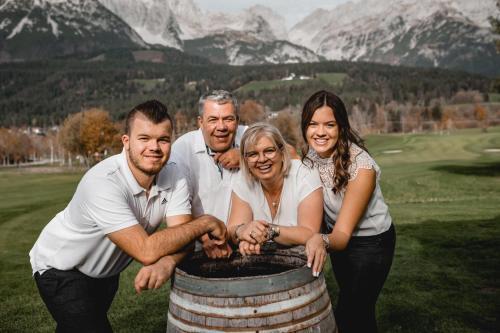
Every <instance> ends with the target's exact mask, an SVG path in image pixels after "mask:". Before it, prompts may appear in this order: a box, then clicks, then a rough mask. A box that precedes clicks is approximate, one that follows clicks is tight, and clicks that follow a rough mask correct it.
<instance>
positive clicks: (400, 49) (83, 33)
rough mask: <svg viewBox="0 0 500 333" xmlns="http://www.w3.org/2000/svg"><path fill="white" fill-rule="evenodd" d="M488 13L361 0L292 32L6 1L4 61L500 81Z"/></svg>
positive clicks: (171, 9) (53, 0) (143, 5)
mask: <svg viewBox="0 0 500 333" xmlns="http://www.w3.org/2000/svg"><path fill="white" fill-rule="evenodd" d="M304 6H307V5H306V4H304ZM489 16H497V17H498V16H500V14H499V12H498V9H497V7H496V0H481V1H479V0H419V1H414V0H384V1H380V0H353V1H351V2H347V3H345V4H342V5H340V6H337V7H335V8H334V9H331V10H325V9H317V10H316V11H314V12H313V13H312V14H310V15H309V16H308V17H306V18H305V19H304V20H303V21H301V22H299V23H298V24H296V25H295V26H294V27H293V28H292V29H290V30H287V29H286V24H285V20H284V18H283V17H282V16H281V15H279V14H277V13H276V12H274V11H273V10H271V9H270V8H267V7H265V6H261V5H258V6H253V7H250V8H247V9H245V10H242V11H240V12H238V13H221V12H210V11H202V10H201V9H200V8H199V7H198V6H197V5H196V3H195V1H193V0H0V62H1V61H15V60H30V59H37V58H47V57H52V56H58V55H67V54H72V53H81V52H86V53H88V52H92V51H95V50H106V49H112V48H122V47H125V48H137V47H142V48H147V47H148V46H149V45H152V44H155V45H162V46H166V47H173V48H176V49H179V50H182V51H185V52H187V53H190V54H195V55H198V56H202V57H205V58H209V59H210V60H211V61H212V62H216V63H228V64H232V65H245V64H262V63H289V62H311V61H320V60H321V59H328V60H351V61H373V62H383V63H389V64H394V65H410V66H426V67H429V66H430V67H446V68H454V69H464V70H468V71H472V72H478V73H483V74H500V56H499V55H498V54H497V53H496V50H495V47H494V43H493V39H494V38H495V36H494V35H493V34H492V32H491V31H490V24H489V21H488V17H489Z"/></svg>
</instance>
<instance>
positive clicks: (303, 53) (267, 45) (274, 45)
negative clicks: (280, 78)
mask: <svg viewBox="0 0 500 333" xmlns="http://www.w3.org/2000/svg"><path fill="white" fill-rule="evenodd" d="M184 47H185V51H186V52H187V53H189V54H192V55H197V56H201V57H205V58H208V59H209V60H210V61H211V62H213V63H221V64H231V65H258V64H284V63H299V62H317V61H320V60H321V59H320V57H318V56H317V55H316V54H315V53H314V52H311V50H309V49H307V48H305V47H301V46H297V45H294V44H292V43H290V42H288V41H283V40H267V41H266V40H262V39H259V38H256V37H254V36H252V35H251V34H247V33H243V32H238V31H230V32H229V31H226V32H224V33H221V34H218V35H210V36H207V37H203V38H198V39H192V40H186V41H185V42H184Z"/></svg>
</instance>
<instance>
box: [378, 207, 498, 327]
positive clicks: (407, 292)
mask: <svg viewBox="0 0 500 333" xmlns="http://www.w3.org/2000/svg"><path fill="white" fill-rule="evenodd" d="M397 232H398V240H397V241H398V243H397V249H396V257H395V260H394V264H393V267H392V271H391V274H390V276H389V279H388V281H387V283H386V286H385V287H384V291H383V295H382V297H381V299H380V302H379V307H378V313H379V325H380V328H381V331H382V332H468V331H472V332H476V331H477V332H499V331H500V323H499V321H498V318H497V316H498V313H500V216H497V217H495V218H493V219H491V220H468V221H453V222H442V221H427V222H424V223H421V224H414V225H399V226H398V227H397Z"/></svg>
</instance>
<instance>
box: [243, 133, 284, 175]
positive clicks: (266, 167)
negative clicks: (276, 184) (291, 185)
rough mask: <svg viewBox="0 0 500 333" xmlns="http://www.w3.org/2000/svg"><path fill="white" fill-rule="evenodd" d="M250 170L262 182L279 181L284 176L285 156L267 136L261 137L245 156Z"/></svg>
mask: <svg viewBox="0 0 500 333" xmlns="http://www.w3.org/2000/svg"><path fill="white" fill-rule="evenodd" d="M245 159H246V162H247V165H248V170H249V171H250V173H251V174H252V176H254V177H255V178H256V179H258V180H260V181H261V182H266V181H274V180H278V179H279V177H280V176H282V168H283V154H282V151H281V149H279V148H278V147H276V146H275V145H274V143H273V141H272V140H271V139H270V138H269V137H267V136H261V137H260V138H259V139H257V141H256V142H255V145H253V146H250V147H249V149H248V150H247V152H246V154H245Z"/></svg>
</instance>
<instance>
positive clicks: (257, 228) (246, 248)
mask: <svg viewBox="0 0 500 333" xmlns="http://www.w3.org/2000/svg"><path fill="white" fill-rule="evenodd" d="M270 227H271V226H270V225H269V223H267V222H266V221H262V220H256V221H250V222H247V223H245V224H242V225H240V226H238V227H237V228H236V229H235V233H236V235H235V236H236V238H237V239H238V240H239V245H238V246H239V249H240V253H241V254H242V255H244V256H246V255H251V254H260V247H261V245H262V244H263V243H265V242H266V241H267V240H268V235H269V228H270Z"/></svg>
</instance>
